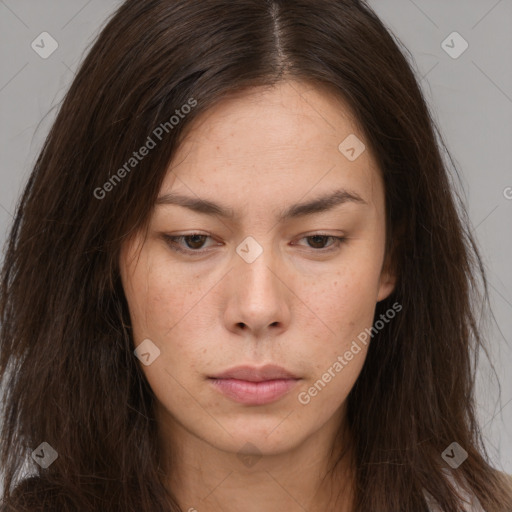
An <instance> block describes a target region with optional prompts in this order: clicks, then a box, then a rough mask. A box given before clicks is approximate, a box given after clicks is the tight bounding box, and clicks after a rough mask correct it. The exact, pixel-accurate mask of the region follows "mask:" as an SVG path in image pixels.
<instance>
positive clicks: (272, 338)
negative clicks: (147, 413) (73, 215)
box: [121, 82, 394, 454]
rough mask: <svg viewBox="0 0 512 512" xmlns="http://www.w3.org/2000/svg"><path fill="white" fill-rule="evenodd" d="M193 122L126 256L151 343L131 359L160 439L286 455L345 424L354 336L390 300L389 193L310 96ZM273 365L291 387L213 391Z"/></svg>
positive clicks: (355, 363)
mask: <svg viewBox="0 0 512 512" xmlns="http://www.w3.org/2000/svg"><path fill="white" fill-rule="evenodd" d="M198 121H199V122H197V121H196V122H195V124H194V126H193V129H192V130H191V131H190V132H189V133H188V136H187V138H186V139H185V141H184V143H183V144H182V146H181V147H180V149H179V151H178V152H177V154H176V155H175V158H174V160H173V162H172V163H171V166H170V168H169V171H168V174H167V176H166V178H165V181H164V183H163V185H162V188H161V190H160V194H159V197H160V198H162V199H161V200H160V201H159V202H158V204H157V205H156V206H155V209H154V214H153V217H152V219H151V223H150V230H149V232H148V237H147V239H146V240H145V241H144V240H142V239H141V238H139V239H136V240H133V241H131V242H130V243H129V244H128V245H126V246H125V247H123V251H122V255H121V274H122V280H123V286H124V290H125V293H126V297H127V301H128V304H129V309H130V314H131V319H132V326H133V336H134V342H135V347H138V346H139V345H140V344H141V343H142V342H143V341H144V340H149V341H144V344H143V345H141V347H140V349H139V352H140V354H139V355H138V357H139V358H140V359H141V361H143V362H144V363H145V364H143V365H142V369H143V371H144V372H145V375H146V377H147V380H148V382H149V384H150V386H151V388H152V389H153V391H154V394H155V396H156V398H157V411H158V414H159V418H160V419H161V420H162V422H164V423H165V424H166V425H167V426H168V427H171V426H174V427H177V428H178V429H180V430H181V431H186V432H188V433H189V434H192V435H193V436H194V437H195V438H198V439H201V440H203V441H205V442H206V443H208V444H209V445H210V446H213V447H216V448H218V449H221V450H223V451H228V452H233V453H238V452H239V451H240V450H242V451H243V450H244V449H247V447H248V446H251V447H252V448H253V450H255V451H256V450H257V451H258V452H259V453H261V454H277V453H283V452H285V451H287V450H291V449H294V448H297V447H299V446H300V445H301V444H302V443H305V442H306V440H307V439H309V438H310V437H311V436H312V435H315V434H316V435H318V433H319V432H322V431H323V432H326V433H328V432H331V433H332V432H334V431H335V430H336V428H337V426H338V425H339V424H340V421H343V416H344V403H345V400H346V398H347V395H348V394H349V392H350V390H351V388H352V387H353V385H354V383H355V381H356V379H357V377H358V375H359V373H360V370H361V368H362V365H363V362H364V359H365V357H366V351H367V345H365V344H364V343H362V342H361V341H360V340H362V339H363V338H364V336H361V334H362V333H365V329H369V328H371V326H372V322H373V316H374V311H375V305H376V303H377V302H378V301H380V300H382V299H384V298H385V297H387V296H388V295H389V294H390V293H391V291H392V289H393V286H394V279H393V276H391V275H389V274H388V273H386V272H383V263H384V243H385V220H384V219H385V202H384V188H383V183H382V180H381V177H380V174H379V172H378V170H377V168H376V165H375V163H374V161H373V159H372V157H371V155H370V152H369V150H368V149H366V150H364V149H363V147H362V146H360V141H361V140H362V134H361V133H360V132H359V131H358V129H357V127H356V125H355V124H354V123H353V122H352V121H351V114H350V113H349V111H348V110H347V109H346V108H344V106H343V104H342V103H340V102H339V101H337V100H335V99H334V98H333V97H331V96H329V95H328V94H327V93H325V92H321V91H319V90H318V89H314V88H311V87H308V86H307V85H304V84H303V83H297V82H285V83H281V84H280V85H279V86H277V87H275V88H273V89H271V90H268V89H267V90H265V91H264V90H255V89H253V90H252V91H251V92H249V93H245V94H240V95H238V96H233V97H231V98H230V99H229V100H225V101H223V102H222V103H220V104H218V105H217V106H216V107H215V108H213V109H211V110H210V111H208V114H207V115H205V116H203V117H202V118H201V119H199V120H198ZM347 137H349V138H348V139H347ZM355 137H357V138H358V139H360V141H359V142H358V140H357V139H356V138H355ZM346 139H347V140H346ZM344 141H345V142H344ZM363 142H364V141H363ZM340 144H341V146H340ZM351 148H352V149H351ZM336 192H337V195H335V196H333V197H334V199H325V200H324V201H321V202H320V203H319V204H316V205H311V207H309V208H308V207H301V206H300V205H305V204H309V203H312V202H314V201H316V200H318V199H319V198H326V197H329V196H331V195H333V194H335V193H336ZM166 195H167V199H165V197H166ZM170 195H172V196H174V197H175V198H176V197H177V196H180V197H181V196H183V197H184V198H187V199H183V200H181V201H182V202H183V203H189V204H190V205H191V207H186V206H184V205H183V204H182V205H177V204H171V197H170ZM351 196H353V198H352V197H351ZM354 198H360V200H356V199H354ZM202 201H207V202H208V204H207V205H204V204H203V205H202V206H201V207H199V206H200V205H201V204H202V203H201V202H202ZM213 204H215V205H216V207H215V208H214V207H213V206H212V205H213ZM193 205H196V206H197V208H193V207H192V206H193ZM221 211H222V214H221V213H220V212H221ZM224 213H226V215H224ZM194 234H195V235H196V236H191V235H194ZM170 236H173V237H177V238H176V239H174V241H172V240H171V239H170V238H166V237H170ZM180 237H182V238H180ZM336 237H342V238H343V239H344V240H343V241H342V242H341V243H339V244H338V243H337V239H336ZM139 244H142V245H141V246H139ZM178 249H180V250H182V251H184V252H178ZM358 336H359V338H358ZM366 339H367V340H369V339H370V338H369V337H368V335H366ZM354 341H356V344H357V346H358V347H359V350H358V349H357V348H355V345H354ZM135 347H134V348H135ZM158 351H159V352H158ZM142 354H143V355H142ZM350 354H351V356H350ZM342 361H343V362H342ZM267 365H277V366H279V367H281V368H282V369H284V370H286V371H287V372H289V374H291V375H292V376H294V377H295V379H283V376H282V375H278V374H272V373H268V374H266V373H262V374H258V373H257V371H256V373H255V375H252V376H251V375H250V374H244V373H242V374H240V375H236V374H235V375H231V377H238V378H237V379H234V378H227V377H229V376H227V377H226V378H225V379H218V380H215V379H212V377H214V376H218V375H220V374H222V373H223V372H226V371H228V370H231V369H233V368H236V367H240V366H248V367H251V368H253V369H255V370H259V369H261V368H262V367H265V366H267ZM245 380H260V381H265V380H267V382H266V383H264V382H263V383H262V382H260V383H259V384H258V383H254V382H253V383H248V382H244V381H245ZM270 380H273V381H274V382H269V381H270ZM246 443H250V445H247V444H246ZM244 446H245V447H246V448H243V447H244ZM254 447H256V448H254ZM249 451H250V450H249Z"/></svg>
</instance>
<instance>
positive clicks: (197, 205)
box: [156, 189, 368, 222]
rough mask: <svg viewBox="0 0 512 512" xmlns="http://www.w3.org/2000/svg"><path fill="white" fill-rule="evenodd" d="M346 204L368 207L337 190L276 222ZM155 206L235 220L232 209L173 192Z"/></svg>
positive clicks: (283, 214) (282, 215) (353, 195)
mask: <svg viewBox="0 0 512 512" xmlns="http://www.w3.org/2000/svg"><path fill="white" fill-rule="evenodd" d="M346 203H358V204H364V205H368V203H367V202H366V201H365V200H364V199H363V198H362V197H361V196H360V195H359V194H357V193H356V192H354V191H348V190H346V189H338V190H335V191H334V192H329V193H327V194H323V195H321V196H318V197H316V198H315V199H313V200H311V201H307V202H304V203H297V204H294V205H291V206H289V207H288V208H286V209H285V210H284V211H282V212H280V213H279V214H278V216H277V220H278V221H280V222H282V221H285V220H289V219H294V218H298V217H304V216H306V215H314V214H317V213H322V212H327V211H329V210H332V209H333V208H335V207H336V206H339V205H342V204H346ZM156 205H178V206H183V207H185V208H188V209H190V210H192V211H194V212H197V213H202V214H205V215H216V216H220V217H223V218H225V219H231V220H232V219H234V218H236V213H235V211H234V210H233V209H232V208H228V207H226V206H222V205H220V204H217V203H214V202H212V201H208V200H207V199H199V198H195V197H189V196H184V195H181V194H176V193H173V192H171V193H168V194H164V195H162V196H160V197H159V198H158V199H157V200H156Z"/></svg>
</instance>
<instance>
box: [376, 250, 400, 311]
mask: <svg viewBox="0 0 512 512" xmlns="http://www.w3.org/2000/svg"><path fill="white" fill-rule="evenodd" d="M390 259H391V258H390V257H388V258H386V261H385V262H384V265H383V267H382V271H381V274H380V278H379V292H378V294H377V302H380V301H381V300H384V299H386V298H387V297H389V296H390V295H391V293H392V292H393V291H394V289H395V286H396V272H395V271H394V268H393V266H392V265H391V262H390V261H389V260H390Z"/></svg>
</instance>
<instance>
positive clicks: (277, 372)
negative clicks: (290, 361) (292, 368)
mask: <svg viewBox="0 0 512 512" xmlns="http://www.w3.org/2000/svg"><path fill="white" fill-rule="evenodd" d="M211 378H214V379H238V380H246V381H250V382H263V381H266V380H275V379H297V378H298V377H296V376H295V375H293V374H292V373H291V372H289V371H288V370H285V369H284V368H282V367H281V366H276V365H272V364H270V365H266V366H262V367H260V368H257V367H254V366H237V367H235V368H230V369H229V370H226V371H224V372H222V373H219V374H217V375H212V376H211Z"/></svg>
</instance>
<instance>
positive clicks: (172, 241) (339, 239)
mask: <svg viewBox="0 0 512 512" xmlns="http://www.w3.org/2000/svg"><path fill="white" fill-rule="evenodd" d="M195 235H197V236H205V237H207V238H213V237H212V235H210V234H208V233H200V232H192V233H183V234H178V235H169V234H167V233H162V237H163V239H164V241H165V242H166V244H167V245H168V246H169V248H170V249H171V250H173V251H175V252H179V253H182V254H186V255H189V256H199V255H203V254H206V253H208V252H209V251H210V249H198V250H193V249H184V248H182V247H180V246H179V245H177V243H176V240H179V239H184V238H185V237H189V236H195ZM316 236H319V237H325V238H331V239H333V240H334V243H333V244H331V245H330V246H328V247H327V248H323V249H314V248H312V247H311V248H309V249H310V251H311V252H312V253H317V254H318V255H321V254H328V253H329V252H334V251H336V250H338V249H339V248H340V246H341V245H342V244H343V243H344V242H346V240H347V237H346V236H344V235H342V236H337V235H332V234H329V233H325V232H322V231H318V232H316V231H315V232H312V233H310V234H308V233H306V234H303V235H300V237H299V238H297V240H303V239H305V238H312V237H316ZM294 245H297V244H294Z"/></svg>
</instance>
